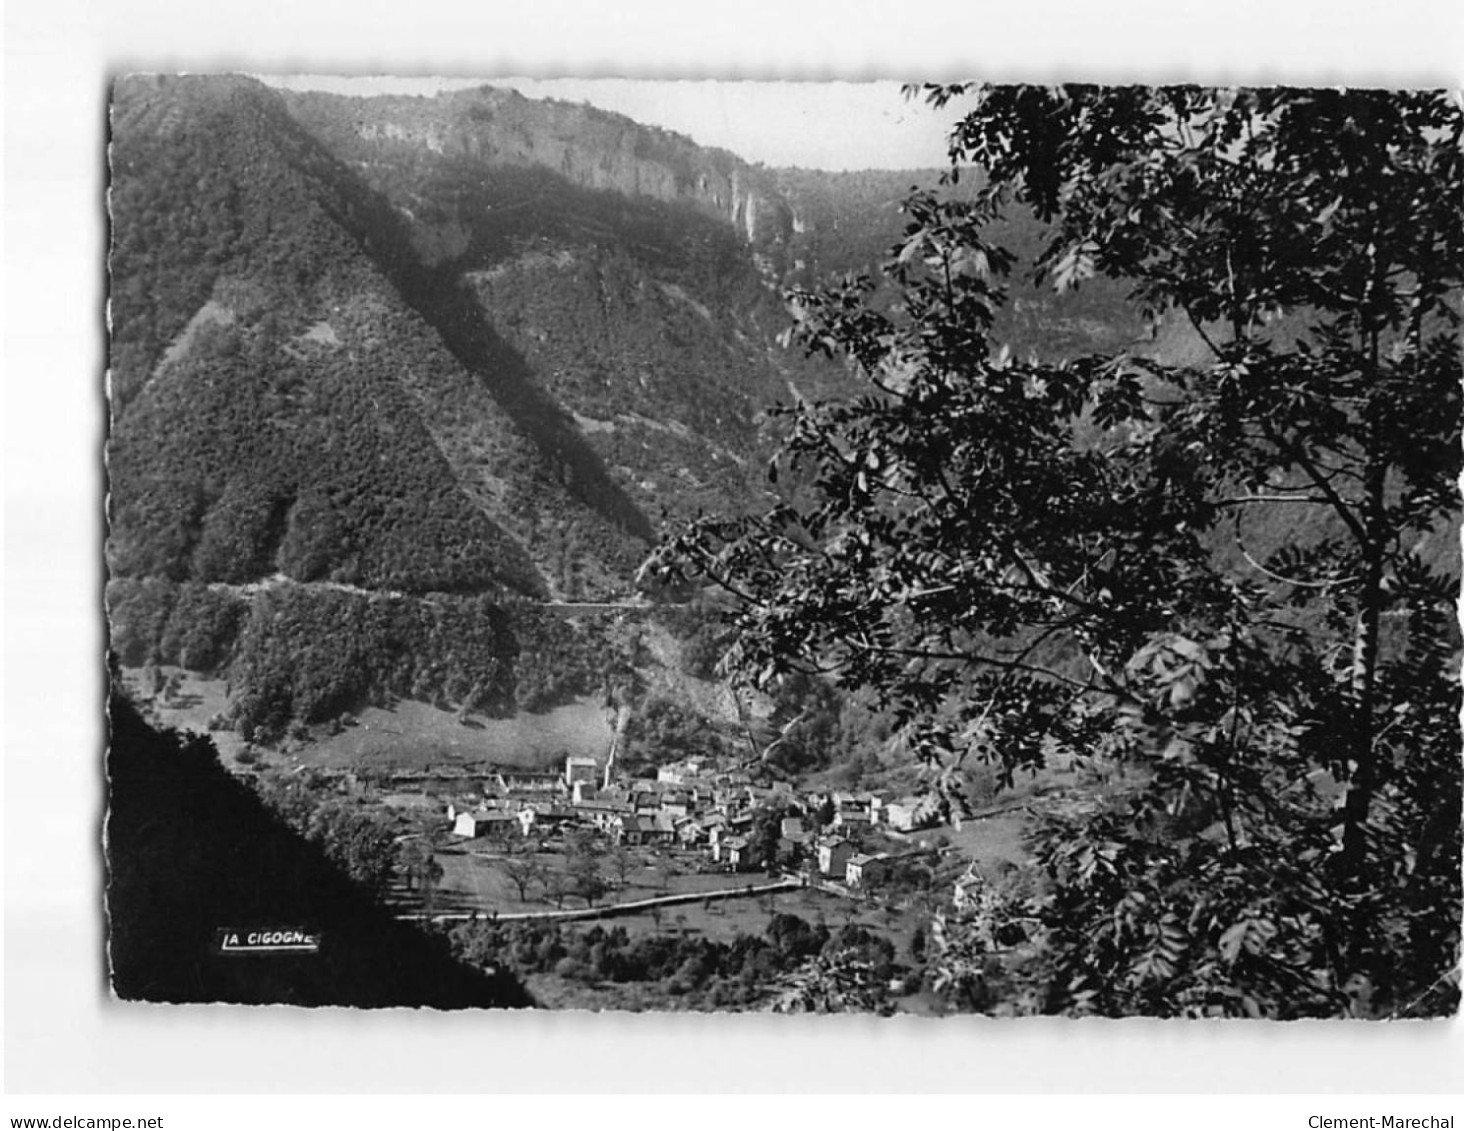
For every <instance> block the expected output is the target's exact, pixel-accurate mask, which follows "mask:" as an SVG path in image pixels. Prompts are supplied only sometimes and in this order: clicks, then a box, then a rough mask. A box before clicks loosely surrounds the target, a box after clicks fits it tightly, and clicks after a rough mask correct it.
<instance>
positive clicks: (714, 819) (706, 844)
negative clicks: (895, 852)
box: [447, 757, 935, 886]
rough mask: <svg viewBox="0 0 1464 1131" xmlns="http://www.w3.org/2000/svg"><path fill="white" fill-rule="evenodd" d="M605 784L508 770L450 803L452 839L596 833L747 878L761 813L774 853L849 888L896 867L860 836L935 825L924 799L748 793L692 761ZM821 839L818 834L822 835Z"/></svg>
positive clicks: (744, 783)
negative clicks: (689, 856)
mask: <svg viewBox="0 0 1464 1131" xmlns="http://www.w3.org/2000/svg"><path fill="white" fill-rule="evenodd" d="M608 779H609V775H608V773H607V774H606V775H605V777H604V779H603V780H602V778H601V775H600V771H599V767H598V764H597V763H596V760H595V759H593V758H578V757H571V758H567V759H566V760H565V764H564V770H563V772H562V773H552V772H542V771H520V770H504V771H502V772H500V773H497V774H495V775H493V776H492V777H491V778H490V779H489V780H487V781H485V782H484V783H483V790H482V793H481V795H478V796H474V797H464V798H459V799H455V800H454V801H452V802H451V803H450V804H449V806H448V810H447V815H448V819H449V820H450V821H452V823H453V832H454V833H455V834H456V835H458V836H460V837H464V838H475V839H476V838H479V837H489V838H505V839H506V838H507V837H510V836H514V835H523V836H531V835H532V836H543V835H546V834H552V833H554V832H558V831H563V830H565V829H574V828H587V829H593V830H595V831H597V832H599V833H601V834H603V835H605V836H606V837H608V838H609V839H610V840H612V841H613V842H614V843H616V844H626V845H661V846H667V847H672V846H679V847H681V848H683V849H701V850H703V851H705V853H706V854H707V857H708V859H709V860H710V862H711V863H713V864H714V865H716V866H719V867H722V868H725V869H727V870H728V871H734V872H743V871H750V870H754V869H758V868H762V867H765V866H766V865H767V864H769V863H770V861H765V860H763V859H762V858H761V854H762V852H763V851H765V850H766V849H767V848H768V847H769V842H768V838H767V837H766V836H763V837H759V838H757V840H756V842H755V841H754V838H753V837H751V836H750V835H749V834H750V833H751V832H752V830H753V825H754V821H755V819H756V815H757V813H758V811H759V810H766V809H776V810H779V811H781V812H782V814H783V816H782V818H781V826H780V828H779V838H778V852H779V854H780V855H781V856H784V857H786V856H787V855H789V854H792V853H796V854H797V855H798V856H800V857H802V858H803V859H804V860H806V861H808V862H809V865H810V867H813V866H816V867H817V870H818V873H819V875H821V876H823V877H826V878H828V879H832V880H838V881H841V882H846V883H849V884H852V885H856V886H858V885H864V884H869V883H871V882H874V880H875V877H876V876H877V875H878V873H879V871H880V869H881V868H883V867H885V866H887V865H888V863H889V861H890V860H891V859H893V858H892V857H890V856H888V855H886V854H878V855H869V854H864V853H861V852H860V851H859V848H858V843H857V839H858V836H859V834H860V833H861V832H863V831H866V830H870V829H874V828H876V827H884V828H887V829H892V830H894V831H896V832H909V831H913V830H915V829H918V828H923V827H927V826H928V825H930V824H934V823H935V821H934V814H933V813H931V812H930V811H929V807H928V806H926V805H923V804H922V802H921V800H920V799H917V798H903V799H899V800H886V799H884V798H881V797H880V796H879V795H877V794H874V793H846V792H835V793H810V794H804V793H799V792H798V791H796V790H794V789H793V788H792V787H790V786H787V785H779V786H776V787H772V788H768V787H763V786H757V785H754V784H752V782H751V780H750V778H749V776H748V775H747V774H746V773H745V772H742V771H730V772H729V771H720V770H717V769H715V768H714V767H713V766H711V765H710V764H708V763H704V762H701V761H699V760H696V759H688V760H685V761H681V762H676V763H673V764H671V765H668V766H663V767H661V768H660V770H659V771H658V773H657V775H656V778H655V780H649V779H638V780H634V781H626V782H614V783H612V782H611V781H609V780H608ZM821 834H824V835H821Z"/></svg>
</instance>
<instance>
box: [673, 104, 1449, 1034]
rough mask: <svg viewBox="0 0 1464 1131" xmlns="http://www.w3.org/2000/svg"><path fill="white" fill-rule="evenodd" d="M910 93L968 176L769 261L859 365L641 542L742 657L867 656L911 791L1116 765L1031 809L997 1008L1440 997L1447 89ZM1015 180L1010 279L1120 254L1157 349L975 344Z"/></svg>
mask: <svg viewBox="0 0 1464 1131" xmlns="http://www.w3.org/2000/svg"><path fill="white" fill-rule="evenodd" d="M929 94H930V97H931V98H932V99H933V100H935V101H937V102H944V101H946V100H949V99H952V98H957V97H963V96H968V95H969V96H970V97H971V98H972V103H971V106H972V108H971V110H970V112H969V114H968V115H967V116H966V117H965V118H964V119H963V120H962V121H961V122H960V123H959V125H958V126H957V127H956V128H955V130H954V131H953V133H952V136H951V156H952V170H951V173H950V175H949V177H950V180H952V181H956V180H958V179H959V178H960V177H961V176H963V175H964V174H965V173H966V170H965V169H964V168H963V166H964V165H965V164H966V163H968V162H970V163H974V164H976V165H977V166H979V167H980V169H981V174H980V177H979V183H978V186H977V188H976V189H975V190H974V191H971V192H969V193H966V194H963V195H960V196H955V195H941V194H937V193H931V192H921V193H916V194H914V195H913V196H911V197H910V198H909V199H908V201H907V202H906V205H905V208H906V212H907V216H908V227H907V229H906V232H905V235H904V237H903V239H902V240H901V241H900V242H899V243H898V244H897V245H896V247H895V248H894V249H893V250H892V254H891V258H890V259H889V260H888V261H887V263H886V264H885V266H884V275H885V278H886V280H887V282H888V283H889V284H890V285H892V286H893V287H894V288H895V289H896V291H897V293H898V301H896V302H893V303H891V302H876V301H874V298H873V297H872V296H873V295H874V293H875V286H874V283H873V282H872V281H871V280H869V279H867V278H853V279H849V280H846V281H844V282H842V283H840V284H836V285H834V286H831V287H829V288H827V289H823V290H814V291H800V292H795V293H794V294H793V295H792V296H791V299H792V302H793V304H794V310H795V315H796V319H797V321H796V325H795V327H794V331H793V333H794V336H795V337H796V338H797V339H798V340H800V341H801V342H802V343H803V344H804V345H805V347H806V348H808V349H809V350H811V351H816V352H821V353H825V354H828V355H831V356H832V355H839V356H844V357H847V358H848V359H849V360H850V361H851V362H852V363H853V364H854V365H855V366H857V369H858V371H859V373H860V374H861V375H862V376H863V378H864V379H865V381H866V382H867V388H866V391H865V392H863V393H861V394H860V395H858V396H854V397H850V398H846V399H842V400H831V401H825V402H820V403H814V404H802V405H798V406H795V407H793V408H791V409H787V410H785V411H784V417H785V419H786V421H787V435H788V441H787V444H786V450H785V454H784V457H783V458H782V459H781V460H779V461H777V462H775V463H774V464H773V465H772V466H771V467H770V476H771V477H773V478H774V481H775V483H778V484H779V485H780V486H781V488H782V497H781V498H780V499H779V500H778V502H777V503H776V504H775V505H774V506H772V507H771V509H768V510H766V511H765V512H764V513H762V514H759V515H756V516H751V517H746V518H736V519H708V520H703V521H700V522H697V523H693V524H690V525H689V526H687V527H686V528H684V529H683V530H682V531H681V532H680V534H679V535H678V536H677V537H675V538H674V539H672V540H671V541H670V542H669V543H668V544H667V545H666V546H665V548H664V549H663V551H662V553H661V556H660V559H659V560H660V561H661V563H662V564H663V565H665V566H666V568H667V569H668V570H669V571H670V572H672V573H673V574H676V573H681V574H691V575H694V576H699V577H702V578H709V579H711V580H712V581H713V582H716V583H718V584H720V585H721V586H723V587H724V588H726V589H727V590H728V591H729V592H731V593H732V594H734V595H735V596H736V597H737V598H738V599H739V601H740V602H741V604H740V609H739V613H738V617H737V625H738V629H739V632H740V636H739V639H738V642H737V645H736V647H735V649H734V651H733V653H732V655H731V657H730V660H729V662H730V663H731V664H732V665H733V666H734V667H736V668H737V669H739V670H740V671H741V672H742V673H743V674H744V676H745V678H748V679H750V680H751V681H753V682H755V683H757V684H759V685H761V686H764V687H770V686H773V685H775V684H776V682H777V681H778V680H780V679H783V678H786V677H787V675H788V673H792V672H803V673H819V674H821V675H824V676H826V677H828V678H831V679H833V680H834V681H835V682H836V683H837V684H838V685H840V686H843V687H848V688H869V689H871V690H872V691H873V693H874V694H875V695H876V697H877V698H878V700H879V702H880V704H881V706H883V707H886V708H888V709H889V710H890V711H891V712H892V713H893V715H894V717H895V718H896V720H897V721H898V723H899V725H900V726H901V728H902V736H903V738H904V741H905V744H906V746H907V748H909V749H910V750H912V751H913V752H914V753H915V755H916V756H917V757H918V758H919V759H920V760H921V762H922V763H923V764H925V765H926V766H927V768H928V770H929V772H930V775H931V779H932V789H933V791H934V793H935V794H936V796H937V797H938V798H939V799H940V802H941V804H942V805H943V806H945V807H947V808H950V809H953V810H959V809H961V808H962V807H964V805H965V799H964V797H963V796H962V794H961V792H960V788H959V786H960V780H961V775H960V769H961V764H962V762H963V760H965V759H967V758H972V759H976V760H980V761H986V762H989V763H991V764H992V765H993V766H994V767H995V768H996V769H997V770H998V771H999V775H1000V776H1001V777H1002V778H1003V779H1004V780H1005V781H1006V782H1007V783H1008V784H1010V782H1011V779H1012V775H1013V774H1014V773H1015V772H1016V771H1017V770H1019V769H1021V768H1023V767H1040V766H1042V765H1045V764H1046V763H1047V762H1048V761H1049V760H1050V759H1051V758H1053V757H1054V756H1061V757H1063V758H1065V759H1077V760H1080V761H1081V760H1097V761H1100V762H1114V761H1116V762H1120V763H1125V764H1129V765H1136V766H1137V767H1139V771H1140V772H1139V773H1138V774H1136V775H1135V778H1134V782H1135V784H1134V785H1133V786H1132V787H1131V789H1130V790H1129V792H1128V794H1127V795H1125V796H1121V797H1119V798H1117V799H1116V800H1115V801H1114V802H1113V804H1112V805H1111V806H1107V807H1098V808H1097V809H1096V810H1095V811H1094V812H1091V813H1089V814H1088V815H1086V816H1077V817H1073V818H1071V819H1070V820H1068V821H1067V822H1066V823H1060V824H1054V825H1052V826H1049V827H1048V828H1046V829H1045V830H1041V831H1039V834H1038V837H1037V844H1036V852H1037V859H1038V861H1039V862H1040V863H1041V865H1042V867H1043V868H1044V870H1045V874H1046V888H1045V891H1044V893H1043V894H1042V895H1041V896H1040V898H1039V897H1034V903H1033V909H1034V912H1035V914H1036V917H1037V918H1039V919H1040V920H1041V922H1042V923H1043V925H1044V930H1043V931H1042V932H1039V935H1038V938H1039V942H1040V945H1038V946H1036V947H1035V953H1034V954H1029V956H1028V957H1029V958H1031V963H1030V965H1028V966H1027V967H1026V970H1027V974H1028V976H1030V977H1031V978H1032V979H1033V981H1034V982H1035V983H1036V984H1038V986H1039V987H1040V990H1039V992H1037V993H1036V994H1035V996H1034V997H1033V998H1032V999H1031V1000H1032V1001H1034V1002H1035V1003H1037V1004H1036V1006H1035V1007H1038V1008H1043V1009H1050V1010H1065V1011H1087V1010H1093V1011H1098V1012H1103V1013H1110V1014H1126V1013H1147V1014H1166V1015H1175V1014H1191V1015H1193V1014H1208V1013H1219V1014H1225V1015H1263V1016H1313V1015H1337V1014H1342V1013H1356V1014H1365V1015H1376V1014H1380V1013H1392V1012H1408V1011H1414V1012H1419V1011H1428V1012H1437V1011H1440V1010H1442V1009H1445V1008H1450V1007H1452V1005H1453V1004H1454V1003H1455V1002H1456V1001H1457V988H1456V987H1453V986H1452V985H1451V984H1450V971H1452V970H1453V969H1454V967H1455V965H1456V963H1457V960H1458V951H1459V917H1460V891H1459V862H1460V841H1459V827H1458V821H1457V813H1458V808H1459V798H1460V795H1461V785H1460V767H1459V759H1458V729H1457V723H1456V721H1455V716H1456V714H1457V707H1458V688H1457V679H1456V678H1455V675H1454V672H1453V668H1454V667H1455V666H1456V661H1455V655H1454V654H1455V651H1456V648H1457V639H1456V633H1455V629H1454V627H1453V623H1452V601H1453V593H1454V592H1455V591H1456V590H1457V579H1456V578H1453V577H1450V576H1449V575H1448V573H1447V572H1446V571H1445V569H1441V568H1440V567H1441V566H1444V567H1445V568H1446V567H1447V564H1448V561H1449V556H1448V555H1445V556H1443V557H1442V558H1441V557H1440V556H1439V555H1438V554H1436V553H1433V552H1426V547H1427V544H1428V541H1429V539H1430V538H1431V537H1436V532H1437V531H1438V530H1439V529H1440V528H1441V527H1443V526H1444V525H1446V524H1447V523H1448V522H1449V521H1450V520H1451V518H1452V516H1453V515H1454V513H1455V512H1456V510H1457V498H1456V494H1455V487H1454V484H1455V481H1456V479H1457V477H1458V474H1459V471H1460V444H1459V434H1458V420H1459V411H1460V387H1459V380H1458V378H1459V370H1458V359H1457V349H1456V342H1455V338H1456V333H1457V325H1458V309H1457V308H1458V301H1459V296H1460V289H1461V279H1460V264H1461V263H1464V217H1461V213H1460V211H1459V209H1458V206H1457V205H1458V199H1459V196H1460V191H1461V187H1464V177H1461V154H1460V140H1461V123H1464V116H1461V114H1460V111H1459V108H1458V106H1457V105H1456V104H1455V103H1453V102H1452V101H1450V100H1449V99H1448V98H1446V97H1442V96H1440V95H1437V94H1434V93H1429V92H1416V93H1383V92H1365V91H1364V92H1337V91H1315V92H1314V91H1298V90H1274V91H1215V90H1202V89H1198V88H1166V89H1137V88H1134V89H1128V88H1115V89H1107V88H1103V89H1100V88H1093V87H1064V88H1057V89H1038V88H1029V87H1021V88H966V87H962V86H957V87H946V88H933V89H931V90H930V91H929ZM1020 210H1030V211H1031V213H1032V214H1033V215H1035V216H1036V217H1037V218H1038V219H1039V220H1040V221H1041V222H1042V223H1043V224H1044V225H1045V226H1046V231H1045V234H1044V237H1043V240H1042V242H1041V244H1040V250H1039V251H1038V252H1037V254H1036V255H1035V258H1034V260H1033V262H1031V263H1030V265H1029V266H1030V268H1031V269H1032V270H1033V271H1034V272H1035V277H1036V278H1037V279H1039V280H1045V281H1046V282H1048V283H1049V284H1051V285H1052V286H1053V287H1054V288H1055V289H1056V290H1058V291H1060V292H1063V291H1072V290H1074V289H1077V290H1082V289H1083V288H1086V287H1089V286H1091V285H1092V284H1093V283H1094V282H1095V281H1097V280H1098V279H1100V278H1107V279H1111V280H1114V281H1116V282H1118V283H1121V284H1123V285H1126V286H1128V287H1129V288H1130V289H1131V291H1132V295H1133V303H1134V310H1135V312H1136V313H1137V314H1138V315H1139V316H1141V317H1143V318H1146V319H1150V320H1153V322H1154V325H1155V326H1156V331H1157V328H1158V327H1161V326H1163V327H1169V328H1170V329H1165V331H1164V333H1163V334H1157V333H1156V340H1157V341H1158V342H1159V343H1160V345H1162V344H1163V343H1165V342H1170V343H1173V341H1174V340H1175V338H1174V331H1173V329H1172V328H1173V327H1175V326H1180V327H1182V328H1183V333H1184V334H1186V335H1188V337H1189V339H1190V342H1191V344H1190V346H1188V347H1187V348H1186V349H1184V350H1182V351H1181V350H1177V349H1176V350H1173V351H1171V352H1166V350H1165V349H1163V348H1159V347H1158V346H1146V347H1144V348H1140V349H1135V350H1131V351H1129V352H1125V353H1118V354H1107V353H1100V354H1089V355H1086V356H1081V357H1076V358H1072V359H1071V360H1063V359H1062V358H1061V356H1060V351H1058V355H1057V356H1054V355H1053V354H1049V355H1047V356H1046V357H1043V356H1041V355H1037V354H1034V355H1032V356H1029V357H1028V358H1027V359H1026V360H1018V359H1017V358H1016V357H1015V356H1014V353H1013V351H1012V350H1011V349H1009V348H1005V347H1002V346H999V344H998V329H997V328H998V327H999V320H998V311H999V310H1000V309H1001V308H1002V306H1003V304H1004V303H1006V302H1007V300H1008V298H1009V297H1010V288H1009V287H1008V285H1007V283H1006V281H1005V280H1006V275H1007V272H1008V270H1009V268H1011V267H1013V266H1015V265H1016V262H1017V259H1016V256H1014V254H1013V253H1012V251H1011V249H1009V248H1007V247H1004V246H1003V245H1002V244H1001V243H1000V242H998V240H997V238H996V236H995V235H994V233H995V232H996V231H997V230H998V227H997V225H998V223H999V222H1000V221H1001V220H1002V218H1003V217H1005V216H1008V215H1010V214H1011V213H1012V212H1014V211H1020ZM1298 511H1302V512H1305V513H1307V514H1308V515H1309V516H1312V517H1310V518H1309V520H1308V521H1307V522H1305V523H1298V522H1296V521H1295V516H1296V514H1297V513H1298ZM1263 526H1264V528H1265V530H1266V533H1267V535H1268V536H1269V541H1268V543H1267V544H1262V543H1261V542H1259V541H1258V540H1257V530H1258V529H1259V528H1262V527H1263ZM1385 623H1386V626H1387V627H1386V631H1385V629H1384V625H1385ZM1334 799H1338V800H1337V802H1336V804H1334ZM957 933H959V932H957ZM978 950H979V948H978Z"/></svg>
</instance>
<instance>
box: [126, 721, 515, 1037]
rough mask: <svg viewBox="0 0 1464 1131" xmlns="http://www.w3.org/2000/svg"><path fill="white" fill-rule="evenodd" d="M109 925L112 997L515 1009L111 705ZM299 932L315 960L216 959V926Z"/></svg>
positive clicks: (196, 744)
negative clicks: (314, 941)
mask: <svg viewBox="0 0 1464 1131" xmlns="http://www.w3.org/2000/svg"><path fill="white" fill-rule="evenodd" d="M111 720H112V741H111V746H110V749H109V750H108V754H107V769H108V774H109V776H110V779H111V791H110V793H111V807H110V811H109V813H108V816H107V824H106V832H107V913H108V918H109V924H110V931H109V937H108V949H109V958H110V964H111V972H112V987H113V990H114V991H115V992H116V993H117V995H118V996H119V997H122V998H125V999H129V1000H142V1001H158V1002H238V1003H246V1004H262V1003H284V1004H291V1005H352V1006H403V1005H413V1006H416V1005H428V1006H434V1007H437V1008H440V1009H457V1008H470V1007H471V1008H484V1007H493V1006H502V1007H521V1006H528V1005H532V1004H533V1002H532V1001H531V999H530V998H529V996H528V994H527V993H526V992H525V990H524V989H523V987H522V986H521V985H519V984H518V982H517V981H516V980H514V979H513V978H511V977H509V976H507V975H502V974H499V975H494V976H491V977H490V976H487V975H485V974H483V973H482V972H480V971H478V970H475V969H472V968H471V967H468V966H465V965H463V964H461V963H459V962H456V961H454V960H453V958H452V957H451V955H450V954H449V951H448V948H447V946H446V944H445V942H444V940H441V939H438V938H435V937H432V936H429V935H425V934H423V933H422V932H421V931H419V930H418V929H416V928H415V927H413V926H411V925H409V924H406V923H401V922H397V921H396V920H394V919H392V918H391V917H390V916H389V915H388V914H387V912H386V911H385V910H384V909H382V908H381V907H380V906H378V905H377V904H375V903H374V902H373V901H372V900H371V899H370V898H369V897H368V896H367V895H366V894H365V893H363V892H362V891H360V890H359V889H357V888H356V887H355V886H353V885H352V884H351V883H350V882H349V881H348V880H347V879H345V877H343V876H342V875H341V874H340V873H339V872H338V871H336V869H335V868H334V867H333V866H332V865H331V864H330V863H329V862H328V861H327V860H326V859H325V858H324V856H322V855H321V853H320V852H319V850H318V849H316V848H315V847H314V846H313V845H310V844H307V843H306V842H305V841H304V840H302V839H301V838H300V837H299V836H297V835H296V834H295V833H293V832H291V831H290V830H289V829H287V828H286V827H285V826H284V825H283V824H281V823H280V822H279V821H278V820H276V819H275V818H274V817H273V816H272V815H271V814H270V813H269V812H268V810H266V809H265V808H264V806H263V805H262V803H261V802H260V800H259V799H258V797H257V796H255V794H254V793H253V792H252V791H251V790H250V789H249V788H248V786H246V785H244V784H243V783H241V782H239V781H237V780H236V779H234V778H232V777H231V776H230V775H229V774H228V773H227V772H226V771H224V770H223V769H222V767H221V766H220V765H219V763H218V758H217V755H216V753H215V751H214V748H213V744H212V743H211V742H210V741H209V740H208V739H206V738H199V737H192V736H183V735H179V734H177V733H176V732H171V731H170V732H165V733H159V732H158V731H156V730H154V729H152V728H151V727H150V726H148V724H147V723H146V722H144V721H143V720H142V719H141V718H140V717H139V716H138V714H137V711H136V709H135V708H134V707H133V706H132V704H131V703H129V702H128V701H127V700H126V699H124V698H122V697H121V696H118V695H114V697H113V699H112V704H111ZM270 926H283V927H305V928H308V929H310V930H312V931H318V932H319V934H320V940H321V943H320V951H319V953H317V954H307V955H296V956H269V957H239V956H223V955H220V954H219V953H218V952H217V949H216V932H217V930H218V928H220V927H270Z"/></svg>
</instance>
